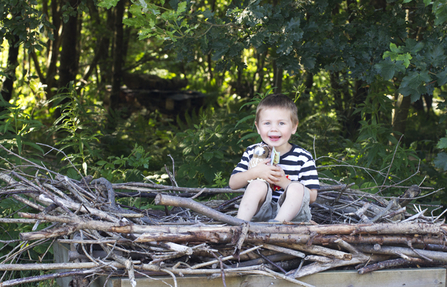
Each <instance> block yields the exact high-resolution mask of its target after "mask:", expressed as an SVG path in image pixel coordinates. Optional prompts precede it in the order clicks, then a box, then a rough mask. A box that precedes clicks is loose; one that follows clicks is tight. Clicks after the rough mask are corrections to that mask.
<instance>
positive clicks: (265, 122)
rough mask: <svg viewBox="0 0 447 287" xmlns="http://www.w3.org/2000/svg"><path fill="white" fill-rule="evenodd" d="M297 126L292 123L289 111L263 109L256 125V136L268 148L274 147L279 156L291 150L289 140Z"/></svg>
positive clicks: (274, 108) (273, 108)
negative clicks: (257, 135) (259, 137)
mask: <svg viewBox="0 0 447 287" xmlns="http://www.w3.org/2000/svg"><path fill="white" fill-rule="evenodd" d="M297 127H298V124H295V125H294V124H293V123H292V117H291V115H290V111H289V110H287V109H284V108H276V107H272V108H265V109H263V110H261V111H260V114H259V120H258V122H257V123H256V128H257V130H258V134H259V135H260V136H261V138H262V140H263V141H264V142H265V143H266V144H268V145H269V146H270V147H275V149H276V150H277V151H279V152H280V153H281V155H283V154H285V153H286V152H288V151H289V150H290V148H291V145H290V144H289V139H290V137H291V136H292V134H294V133H295V132H296V129H297Z"/></svg>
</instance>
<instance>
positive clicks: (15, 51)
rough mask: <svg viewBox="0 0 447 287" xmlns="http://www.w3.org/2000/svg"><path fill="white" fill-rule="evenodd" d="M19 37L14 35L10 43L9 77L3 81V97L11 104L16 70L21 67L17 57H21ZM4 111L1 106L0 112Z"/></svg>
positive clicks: (7, 68)
mask: <svg viewBox="0 0 447 287" xmlns="http://www.w3.org/2000/svg"><path fill="white" fill-rule="evenodd" d="M19 42H20V39H19V36H16V35H14V36H13V38H12V39H11V40H10V41H9V50H8V62H7V67H6V74H7V77H6V79H5V80H4V81H3V85H2V89H1V96H2V97H3V99H4V100H5V101H6V102H9V100H11V98H12V92H13V89H14V82H15V80H16V68H17V66H18V65H19V63H18V60H17V57H18V55H19V45H18V44H19ZM3 110H4V107H2V106H0V112H2V111H3Z"/></svg>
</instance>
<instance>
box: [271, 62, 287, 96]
mask: <svg viewBox="0 0 447 287" xmlns="http://www.w3.org/2000/svg"><path fill="white" fill-rule="evenodd" d="M283 73H284V70H283V69H282V68H280V67H278V65H277V64H276V60H274V61H273V86H274V90H273V91H274V93H276V94H278V93H281V92H282V76H283Z"/></svg>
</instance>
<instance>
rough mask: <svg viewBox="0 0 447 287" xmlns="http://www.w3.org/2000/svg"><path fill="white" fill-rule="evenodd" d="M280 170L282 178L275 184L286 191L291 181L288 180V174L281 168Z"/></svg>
mask: <svg viewBox="0 0 447 287" xmlns="http://www.w3.org/2000/svg"><path fill="white" fill-rule="evenodd" d="M278 168H279V170H280V173H281V176H280V177H279V178H278V179H277V181H276V182H274V184H275V185H277V186H279V187H281V188H282V189H285V188H286V187H287V186H288V185H289V184H290V182H291V180H290V179H288V178H287V176H286V173H285V172H284V170H283V169H282V168H281V167H279V166H278Z"/></svg>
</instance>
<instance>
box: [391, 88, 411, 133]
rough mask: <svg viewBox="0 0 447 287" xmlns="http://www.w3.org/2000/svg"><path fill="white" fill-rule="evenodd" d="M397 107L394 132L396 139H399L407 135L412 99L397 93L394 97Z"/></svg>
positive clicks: (394, 117)
mask: <svg viewBox="0 0 447 287" xmlns="http://www.w3.org/2000/svg"><path fill="white" fill-rule="evenodd" d="M394 98H395V100H396V104H395V105H396V106H395V110H394V113H393V121H392V125H393V131H394V132H395V133H394V137H395V138H396V139H399V138H400V136H401V135H403V134H405V129H406V127H407V117H408V112H409V110H410V105H411V97H409V96H408V97H404V96H403V95H402V94H398V93H396V94H395V95H394Z"/></svg>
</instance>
